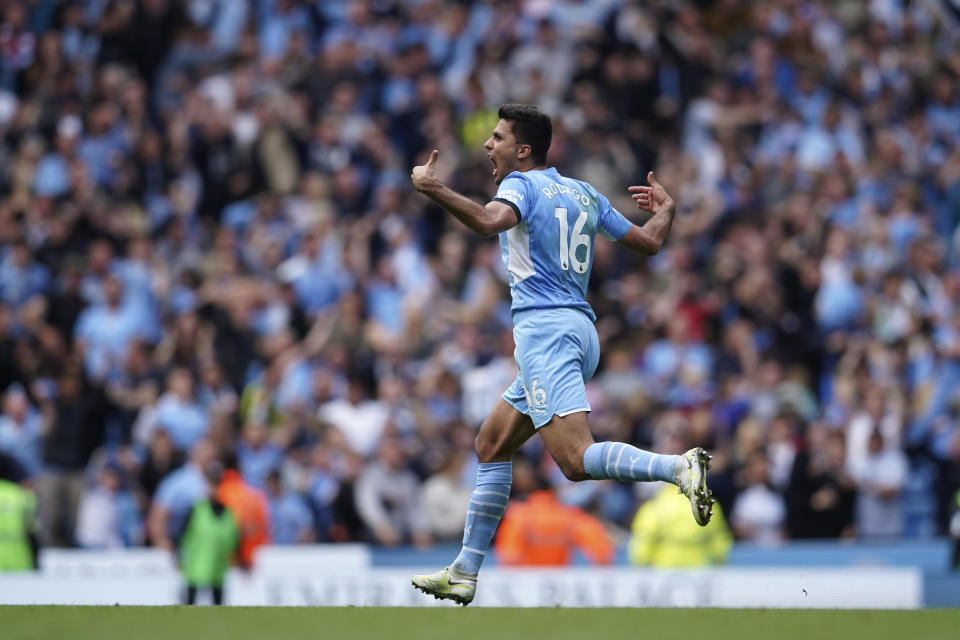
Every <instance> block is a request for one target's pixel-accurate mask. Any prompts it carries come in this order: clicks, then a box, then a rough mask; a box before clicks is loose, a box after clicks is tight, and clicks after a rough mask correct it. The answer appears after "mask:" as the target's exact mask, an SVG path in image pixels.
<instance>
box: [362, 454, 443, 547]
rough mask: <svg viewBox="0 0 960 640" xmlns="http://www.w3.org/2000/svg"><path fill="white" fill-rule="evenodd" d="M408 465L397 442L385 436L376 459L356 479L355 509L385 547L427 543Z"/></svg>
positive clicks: (415, 481) (427, 539)
mask: <svg viewBox="0 0 960 640" xmlns="http://www.w3.org/2000/svg"><path fill="white" fill-rule="evenodd" d="M407 464H408V461H407V459H406V456H405V455H404V452H403V449H401V447H400V443H399V442H397V441H396V440H395V439H393V438H387V439H385V440H384V441H383V442H381V443H380V447H379V450H378V453H377V461H376V462H375V463H374V464H372V465H369V466H368V467H367V468H366V469H364V470H363V472H362V473H361V474H360V476H359V477H358V478H357V481H356V488H355V490H354V492H355V493H354V495H355V499H356V504H357V512H358V513H359V514H360V517H361V518H363V522H364V524H365V525H366V527H367V530H368V531H369V533H370V535H371V536H372V539H373V540H374V541H376V542H378V543H380V544H383V545H386V546H391V547H392V546H396V545H398V544H402V543H405V542H412V543H413V544H415V545H417V546H426V545H429V544H430V533H429V531H428V530H427V526H426V522H425V521H424V519H423V518H422V517H421V514H422V509H421V507H420V500H419V492H418V491H417V484H418V482H417V477H416V476H415V475H414V474H413V473H412V472H410V471H409V470H408V468H407Z"/></svg>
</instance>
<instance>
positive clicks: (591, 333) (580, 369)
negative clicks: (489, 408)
mask: <svg viewBox="0 0 960 640" xmlns="http://www.w3.org/2000/svg"><path fill="white" fill-rule="evenodd" d="M513 340H514V343H515V344H516V348H515V349H514V352H513V356H514V358H515V359H516V361H517V367H518V368H519V369H520V373H519V374H517V379H516V380H514V381H513V384H512V385H510V388H509V389H507V390H506V391H504V392H503V396H502V397H503V399H504V400H506V401H507V402H508V403H509V404H510V406H512V407H513V408H514V409H516V410H517V411H519V412H520V413H524V414H527V415H528V416H530V418H531V419H532V420H533V426H534V427H536V428H537V429H539V428H540V427H542V426H543V425H545V424H547V423H548V422H550V421H551V420H552V419H553V416H554V415H558V416H561V417H563V416H566V415H570V414H571V413H576V412H578V411H590V403H589V402H587V389H586V387H585V386H584V384H585V383H586V382H587V380H589V379H590V378H592V377H593V373H594V372H595V371H596V370H597V363H598V362H599V360H600V341H599V340H598V338H597V330H596V328H595V327H594V326H593V321H592V320H590V317H589V316H587V314H585V313H584V312H582V311H579V310H577V309H566V308H560V309H530V310H528V311H519V312H517V313H515V314H514V316H513Z"/></svg>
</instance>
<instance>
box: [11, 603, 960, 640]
mask: <svg viewBox="0 0 960 640" xmlns="http://www.w3.org/2000/svg"><path fill="white" fill-rule="evenodd" d="M0 638H3V640H28V639H29V640H33V639H37V640H40V639H43V640H46V639H48V638H49V639H51V640H53V639H55V640H61V639H63V640H86V639H90V640H128V639H129V640H153V639H157V640H160V639H163V640H168V639H169V640H180V639H186V638H204V639H209V640H215V639H219V638H223V639H224V640H247V639H250V640H253V639H256V640H260V639H261V638H262V639H270V640H273V639H277V640H286V639H288V638H309V639H311V640H323V639H327V638H329V639H332V640H340V639H346V638H384V639H388V640H406V639H408V638H409V639H411V640H413V639H416V640H423V639H425V638H449V639H450V640H469V639H472V638H483V639H484V640H501V639H506V638H523V639H524V640H532V639H535V638H549V639H550V640H565V639H567V638H569V639H571V640H608V639H612V638H638V639H647V638H649V639H651V640H672V639H674V638H676V639H678V640H680V639H682V640H745V639H747V638H763V639H764V640H767V639H769V640H794V639H796V640H829V639H832V638H841V639H843V640H855V639H857V638H869V639H870V640H885V639H887V638H889V639H890V640H908V639H909V640H956V639H957V638H960V610H934V611H823V610H789V611H783V610H779V611H775V610H736V609H734V610H731V609H726V610H721V609H493V608H491V609H487V608H479V607H478V608H475V609H469V608H467V609H453V608H423V609H415V608H402V609H388V608H354V607H351V608H265V607H264V608H259V607H256V608H232V607H226V608H214V607H196V608H188V607H19V606H6V607H3V606H0Z"/></svg>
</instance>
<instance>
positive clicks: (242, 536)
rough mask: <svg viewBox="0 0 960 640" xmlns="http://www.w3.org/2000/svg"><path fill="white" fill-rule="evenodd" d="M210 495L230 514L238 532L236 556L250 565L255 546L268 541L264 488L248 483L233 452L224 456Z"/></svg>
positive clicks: (268, 516) (266, 502)
mask: <svg viewBox="0 0 960 640" xmlns="http://www.w3.org/2000/svg"><path fill="white" fill-rule="evenodd" d="M213 497H214V498H216V500H217V501H218V502H220V503H221V504H223V505H224V506H225V507H226V508H227V509H229V510H230V512H231V513H232V514H233V518H234V523H235V525H236V527H237V531H238V532H239V539H238V540H239V541H238V546H237V559H238V562H239V563H240V565H241V566H243V567H248V568H249V567H252V566H253V562H254V559H255V554H256V551H257V548H259V547H261V546H263V545H265V544H268V543H269V542H270V538H271V535H270V504H269V502H268V501H267V496H266V494H264V492H263V491H261V490H260V489H257V488H256V487H253V486H251V485H250V484H248V483H247V482H246V481H245V480H244V479H243V476H241V475H240V470H239V468H238V464H237V458H236V456H235V455H233V454H229V455H227V456H226V462H225V463H224V468H223V470H222V472H221V474H220V477H219V479H218V483H217V485H216V489H215V490H214V493H213Z"/></svg>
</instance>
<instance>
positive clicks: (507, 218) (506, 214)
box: [410, 149, 520, 236]
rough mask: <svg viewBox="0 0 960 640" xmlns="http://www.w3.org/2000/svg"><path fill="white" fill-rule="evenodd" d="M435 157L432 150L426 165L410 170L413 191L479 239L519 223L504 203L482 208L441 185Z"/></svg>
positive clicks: (514, 213) (512, 211)
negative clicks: (439, 207)
mask: <svg viewBox="0 0 960 640" xmlns="http://www.w3.org/2000/svg"><path fill="white" fill-rule="evenodd" d="M439 157H440V152H439V151H437V150H436V149H434V150H433V152H432V153H431V154H430V159H429V160H427V162H426V164H422V165H419V166H416V167H414V168H413V172H412V173H411V174H410V181H411V182H413V187H414V188H415V189H416V190H417V191H419V192H420V193H422V194H423V195H425V196H427V197H428V198H430V199H431V200H433V201H434V202H436V203H437V204H438V205H440V206H441V207H443V208H444V209H446V210H447V211H449V212H450V213H452V214H453V215H454V216H456V218H457V219H458V220H459V221H460V222H462V223H463V224H465V225H466V226H467V228H469V229H470V230H471V231H473V232H474V233H478V234H480V235H482V236H493V235H496V234H498V233H500V232H501V231H506V230H507V229H510V228H512V227H514V226H516V224H517V223H518V222H520V219H519V217H518V216H517V213H516V211H514V209H513V207H511V206H510V205H508V204H507V203H505V202H502V201H499V200H492V201H491V202H488V203H487V204H485V205H482V204H480V203H479V202H474V201H473V200H471V199H470V198H468V197H466V196H464V195H461V194H459V193H457V192H456V191H454V190H453V189H451V188H450V187H448V186H446V185H445V184H443V182H442V181H441V180H440V178H438V177H437V176H436V175H434V168H435V166H436V163H437V158H439Z"/></svg>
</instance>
